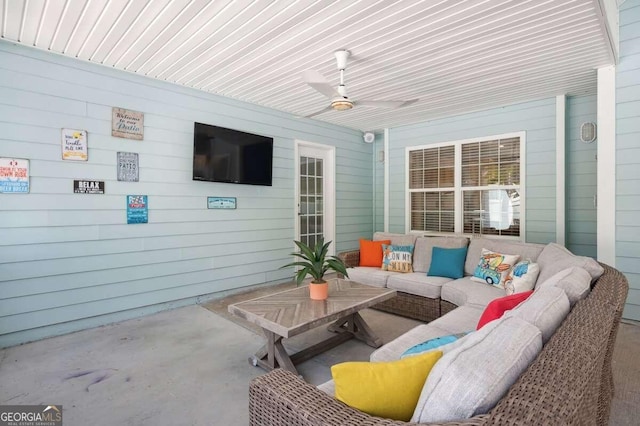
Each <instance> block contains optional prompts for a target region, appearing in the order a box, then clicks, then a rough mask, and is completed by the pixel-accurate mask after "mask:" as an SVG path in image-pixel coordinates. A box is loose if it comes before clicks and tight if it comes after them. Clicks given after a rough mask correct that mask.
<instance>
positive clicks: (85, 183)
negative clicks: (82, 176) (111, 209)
mask: <svg viewBox="0 0 640 426" xmlns="http://www.w3.org/2000/svg"><path fill="white" fill-rule="evenodd" d="M73 193H74V194H104V181H103V180H75V179H74V181H73Z"/></svg>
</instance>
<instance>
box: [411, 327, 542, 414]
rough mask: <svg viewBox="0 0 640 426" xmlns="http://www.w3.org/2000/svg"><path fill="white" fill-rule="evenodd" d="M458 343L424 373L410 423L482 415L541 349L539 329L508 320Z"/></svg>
mask: <svg viewBox="0 0 640 426" xmlns="http://www.w3.org/2000/svg"><path fill="white" fill-rule="evenodd" d="M458 342H460V343H461V344H459V345H457V347H456V348H455V349H453V350H450V351H447V353H446V354H444V355H443V356H442V358H440V360H439V361H438V362H437V363H436V365H435V366H434V367H433V369H432V370H431V372H430V373H429V376H428V377H427V381H426V382H425V385H424V388H423V389H422V393H421V395H420V399H419V400H418V405H417V406H416V409H415V411H414V413H413V417H412V418H411V421H412V422H420V423H428V422H445V421H451V420H457V419H466V418H469V417H472V416H474V415H476V414H483V413H486V412H488V411H489V410H491V408H493V406H494V405H495V404H496V403H497V402H498V401H499V400H500V398H502V397H503V396H504V394H505V393H506V392H507V391H508V390H509V388H510V387H511V385H513V383H515V381H516V380H517V379H518V377H519V376H520V374H522V372H523V371H524V370H525V369H526V368H527V367H528V366H529V364H530V363H531V362H532V361H533V360H534V359H535V357H536V356H537V355H538V353H539V352H540V350H541V349H542V338H541V335H540V330H538V329H537V328H536V327H535V326H533V325H531V324H529V323H527V322H525V321H523V320H521V319H520V318H513V317H510V318H502V319H500V320H498V321H493V322H491V323H489V324H487V325H486V326H485V327H483V328H482V329H480V330H478V331H477V332H475V333H471V334H469V335H468V336H466V337H465V338H464V339H460V340H459V341H458ZM458 342H455V343H454V344H457V343H458Z"/></svg>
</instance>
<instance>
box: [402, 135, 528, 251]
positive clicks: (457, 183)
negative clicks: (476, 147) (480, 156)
mask: <svg viewBox="0 0 640 426" xmlns="http://www.w3.org/2000/svg"><path fill="white" fill-rule="evenodd" d="M509 138H520V184H519V188H518V192H519V194H520V212H519V214H520V235H519V236H517V237H516V236H501V235H483V236H485V237H487V238H500V239H508V240H515V241H525V240H526V239H525V235H526V223H527V222H526V191H525V189H526V164H527V161H526V143H527V139H526V132H525V131H520V132H513V133H503V134H498V135H489V136H481V137H477V138H471V139H459V140H453V141H446V142H435V143H430V144H424V145H415V146H407V147H405V161H404V166H405V180H404V194H405V233H407V234H409V233H414V234H421V235H439V236H446V235H464V236H468V237H471V236H472V234H469V233H464V232H462V231H463V229H464V224H463V221H464V218H463V217H464V211H463V192H464V191H468V190H477V189H482V190H484V189H487V188H486V187H484V186H481V187H478V186H475V187H463V186H462V146H463V145H465V144H470V143H478V142H488V141H492V140H496V139H509ZM445 146H453V147H454V184H453V185H454V186H453V188H450V189H449V188H447V189H443V188H433V190H434V191H429V190H428V188H421V189H411V188H410V175H409V164H410V154H411V151H416V150H422V149H430V148H441V147H445ZM499 188H501V187H499ZM425 189H427V191H426V192H436V191H450V190H453V192H454V232H452V233H451V232H435V231H421V230H412V229H411V193H412V192H424V190H425Z"/></svg>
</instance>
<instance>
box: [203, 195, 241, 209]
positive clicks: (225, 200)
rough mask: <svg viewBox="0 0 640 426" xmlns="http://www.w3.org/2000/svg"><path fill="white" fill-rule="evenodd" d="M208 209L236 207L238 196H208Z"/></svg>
mask: <svg viewBox="0 0 640 426" xmlns="http://www.w3.org/2000/svg"><path fill="white" fill-rule="evenodd" d="M207 208H208V209H235V208H236V197H207Z"/></svg>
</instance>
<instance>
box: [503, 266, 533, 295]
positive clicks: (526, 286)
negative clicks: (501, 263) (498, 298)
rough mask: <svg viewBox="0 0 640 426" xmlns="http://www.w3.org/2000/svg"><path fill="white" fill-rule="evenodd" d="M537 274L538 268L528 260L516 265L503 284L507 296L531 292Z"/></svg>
mask: <svg viewBox="0 0 640 426" xmlns="http://www.w3.org/2000/svg"><path fill="white" fill-rule="evenodd" d="M539 273H540V267H539V266H538V264H537V263H532V262H531V261H530V260H523V261H521V262H518V263H516V265H515V266H514V267H513V269H511V271H510V272H509V275H507V279H506V280H505V282H504V288H505V290H506V291H507V294H514V293H522V292H523V291H529V290H533V288H534V287H535V286H536V280H537V279H538V274H539Z"/></svg>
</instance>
